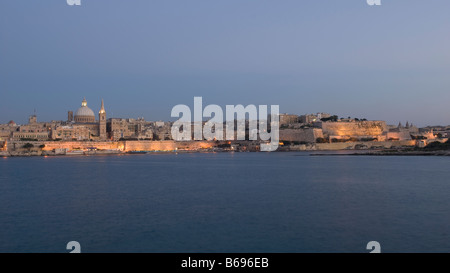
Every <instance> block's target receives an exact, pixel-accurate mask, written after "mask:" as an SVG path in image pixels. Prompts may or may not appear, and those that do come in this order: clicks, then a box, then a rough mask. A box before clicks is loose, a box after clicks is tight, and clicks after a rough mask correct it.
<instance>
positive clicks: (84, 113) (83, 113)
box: [75, 106, 95, 117]
mask: <svg viewBox="0 0 450 273" xmlns="http://www.w3.org/2000/svg"><path fill="white" fill-rule="evenodd" d="M75 116H76V117H95V114H94V111H92V110H91V108H89V107H87V106H82V107H81V108H79V109H78V110H77V112H75Z"/></svg>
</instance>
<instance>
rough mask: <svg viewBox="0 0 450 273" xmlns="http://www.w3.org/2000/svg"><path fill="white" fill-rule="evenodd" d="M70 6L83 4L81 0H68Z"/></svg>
mask: <svg viewBox="0 0 450 273" xmlns="http://www.w3.org/2000/svg"><path fill="white" fill-rule="evenodd" d="M66 1H67V5H69V6H81V0H66Z"/></svg>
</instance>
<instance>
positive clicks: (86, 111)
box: [74, 99, 95, 122]
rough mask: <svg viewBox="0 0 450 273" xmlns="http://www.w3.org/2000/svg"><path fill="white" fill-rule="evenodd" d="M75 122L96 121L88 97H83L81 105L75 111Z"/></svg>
mask: <svg viewBox="0 0 450 273" xmlns="http://www.w3.org/2000/svg"><path fill="white" fill-rule="evenodd" d="M74 117H75V122H95V114H94V111H92V110H91V108H89V107H88V106H87V101H86V99H83V102H82V103H81V107H80V108H79V109H78V110H77V111H76V112H75V116H74Z"/></svg>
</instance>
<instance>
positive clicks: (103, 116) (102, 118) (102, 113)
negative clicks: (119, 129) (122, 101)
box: [98, 99, 106, 140]
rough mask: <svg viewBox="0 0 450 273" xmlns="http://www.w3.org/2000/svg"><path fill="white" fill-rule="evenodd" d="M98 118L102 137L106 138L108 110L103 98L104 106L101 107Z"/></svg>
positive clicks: (102, 138)
mask: <svg viewBox="0 0 450 273" xmlns="http://www.w3.org/2000/svg"><path fill="white" fill-rule="evenodd" d="M98 120H99V127H98V129H99V133H100V139H101V140H106V111H105V104H104V103H103V99H102V106H101V107H100V111H99V112H98Z"/></svg>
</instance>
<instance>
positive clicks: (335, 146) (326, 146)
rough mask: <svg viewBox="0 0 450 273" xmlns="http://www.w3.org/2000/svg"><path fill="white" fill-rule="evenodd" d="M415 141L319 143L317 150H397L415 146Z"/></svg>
mask: <svg viewBox="0 0 450 273" xmlns="http://www.w3.org/2000/svg"><path fill="white" fill-rule="evenodd" d="M415 145H416V141H415V140H404V141H370V142H347V143H317V144H316V146H315V149H316V150H353V149H355V148H356V147H357V146H359V147H363V146H365V147H367V149H370V148H377V147H383V148H387V149H390V148H395V147H402V146H415Z"/></svg>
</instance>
